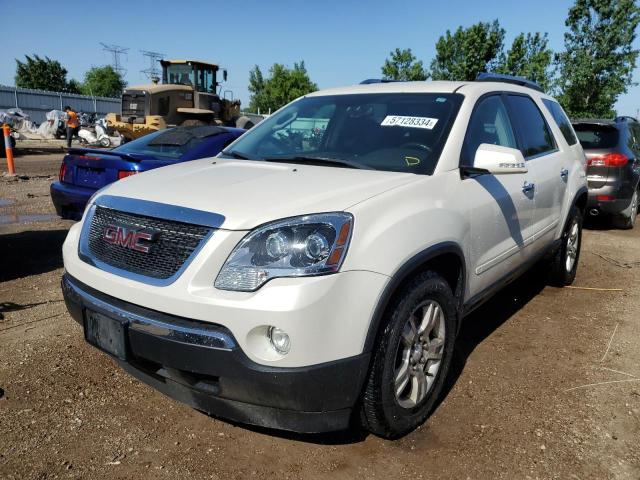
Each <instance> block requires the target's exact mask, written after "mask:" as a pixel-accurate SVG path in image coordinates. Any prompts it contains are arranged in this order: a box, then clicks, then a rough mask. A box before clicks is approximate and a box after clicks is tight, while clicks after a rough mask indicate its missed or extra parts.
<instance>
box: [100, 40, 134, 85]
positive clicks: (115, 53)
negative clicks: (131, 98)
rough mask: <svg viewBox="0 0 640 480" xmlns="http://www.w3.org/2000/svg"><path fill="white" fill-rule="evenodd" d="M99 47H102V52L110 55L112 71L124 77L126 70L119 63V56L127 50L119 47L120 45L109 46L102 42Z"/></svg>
mask: <svg viewBox="0 0 640 480" xmlns="http://www.w3.org/2000/svg"><path fill="white" fill-rule="evenodd" d="M100 45H102V49H103V50H105V51H107V52H110V53H111V57H112V63H111V66H112V67H113V69H114V70H115V71H116V72H118V73H119V74H120V75H122V76H123V77H124V75H125V74H126V73H127V69H126V68H124V67H123V66H122V64H121V63H120V55H123V54H126V53H127V52H128V51H129V49H128V48H126V47H121V46H120V45H110V44H106V43H102V42H100Z"/></svg>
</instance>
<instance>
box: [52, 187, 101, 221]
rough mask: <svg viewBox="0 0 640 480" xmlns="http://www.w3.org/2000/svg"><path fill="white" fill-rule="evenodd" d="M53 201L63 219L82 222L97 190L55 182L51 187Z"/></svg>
mask: <svg viewBox="0 0 640 480" xmlns="http://www.w3.org/2000/svg"><path fill="white" fill-rule="evenodd" d="M49 192H50V193H51V201H52V202H53V205H54V207H56V213H57V214H58V215H59V216H60V217H62V218H68V219H70V220H80V219H81V218H82V214H83V213H84V208H85V207H86V205H87V202H88V201H89V199H90V198H91V195H93V194H94V193H95V192H96V190H94V189H92V188H83V187H78V186H75V185H69V184H67V183H62V182H53V183H52V184H51V187H49Z"/></svg>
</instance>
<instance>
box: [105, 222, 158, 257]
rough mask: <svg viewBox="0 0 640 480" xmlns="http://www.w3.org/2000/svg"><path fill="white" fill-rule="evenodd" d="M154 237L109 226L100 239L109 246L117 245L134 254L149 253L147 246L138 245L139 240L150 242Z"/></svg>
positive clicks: (146, 233) (145, 233) (149, 234)
mask: <svg viewBox="0 0 640 480" xmlns="http://www.w3.org/2000/svg"><path fill="white" fill-rule="evenodd" d="M153 237H154V235H152V234H151V233H148V232H137V231H135V230H129V229H127V228H125V227H117V226H113V225H110V226H108V227H107V228H105V229H104V234H103V235H102V239H103V240H104V241H105V242H107V243H110V244H111V245H119V246H121V247H124V248H128V249H130V250H135V251H136V252H142V253H149V249H150V248H151V247H150V246H149V245H145V244H143V243H140V241H141V240H146V241H152V240H154V238H153Z"/></svg>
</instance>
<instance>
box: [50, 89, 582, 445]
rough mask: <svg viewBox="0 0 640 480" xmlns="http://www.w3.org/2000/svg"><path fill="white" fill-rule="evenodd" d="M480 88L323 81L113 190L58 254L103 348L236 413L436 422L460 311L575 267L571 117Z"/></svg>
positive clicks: (137, 372) (341, 422)
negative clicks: (228, 136)
mask: <svg viewBox="0 0 640 480" xmlns="http://www.w3.org/2000/svg"><path fill="white" fill-rule="evenodd" d="M484 80H485V81H476V82H409V83H385V82H377V83H375V82H368V83H367V84H361V85H357V86H351V87H346V88H339V89H333V90H325V91H321V92H316V93H313V94H310V95H307V96H305V97H303V98H300V99H298V100H296V101H294V102H292V103H291V104H289V105H287V106H285V107H284V108H282V109H281V110H280V111H278V112H277V113H275V114H274V115H272V116H271V117H269V118H268V119H267V120H265V121H263V122H262V123H260V124H259V125H257V126H256V127H255V128H253V129H252V130H250V131H249V132H248V133H246V134H245V135H243V136H242V137H240V138H239V139H238V140H236V141H235V142H234V143H233V144H231V145H230V146H229V147H228V148H227V149H226V150H225V151H224V152H222V153H221V154H220V155H219V156H218V157H217V158H209V159H204V160H196V161H192V162H188V163H182V164H179V165H175V166H169V167H165V168H161V169H157V170H153V171H150V172H147V173H144V174H141V175H137V176H133V177H129V178H127V179H125V180H122V181H119V182H116V183H115V184H112V185H110V186H108V187H107V188H105V189H103V190H101V191H99V192H98V193H97V194H96V195H95V196H94V198H93V199H92V200H91V201H90V202H89V205H88V207H87V209H86V211H85V213H84V217H83V220H82V222H80V223H78V224H76V225H74V226H73V227H72V228H71V230H70V232H69V235H68V237H67V239H66V241H65V243H64V247H63V250H64V265H65V269H66V273H65V274H64V278H63V282H62V285H63V290H64V295H65V299H66V302H67V306H68V309H69V311H70V312H71V314H72V316H73V317H74V318H75V319H76V320H77V321H78V322H79V323H80V324H82V325H83V328H84V334H85V338H86V340H87V341H88V342H90V343H91V344H93V345H95V346H97V347H99V348H101V349H102V350H104V351H106V352H107V353H109V354H110V355H112V356H113V357H115V358H116V359H118V360H119V362H120V363H121V365H122V367H123V368H125V369H126V370H127V371H129V372H131V373H132V374H133V375H134V376H136V377H138V378H140V379H142V380H143V381H144V382H146V383H149V384H151V385H153V386H154V387H155V388H157V389H158V390H160V391H162V392H164V393H166V394H168V395H170V396H172V397H174V398H177V399H179V400H181V401H183V402H186V403H188V404H190V405H192V406H193V407H195V408H197V409H199V410H202V411H205V412H208V413H210V414H213V415H216V416H220V417H223V418H227V419H230V420H233V421H239V422H245V423H250V424H256V425H262V426H267V427H274V428H280V429H287V430H295V431H301V432H321V431H330V430H338V429H343V428H346V427H348V426H349V425H350V421H351V420H354V419H355V420H357V421H359V422H361V423H362V424H363V425H364V427H365V428H366V429H368V430H370V431H371V432H373V433H375V434H377V435H380V436H383V437H388V438H392V437H397V436H399V435H402V434H404V433H406V432H408V431H410V430H412V429H413V428H415V427H416V426H417V425H420V424H421V423H422V422H423V421H424V420H425V419H426V417H427V415H428V413H429V411H430V409H431V408H432V407H433V405H434V402H435V401H436V400H437V397H438V395H439V394H440V391H441V389H442V385H443V382H444V380H445V376H446V374H447V370H448V368H449V365H450V363H451V358H452V355H453V349H454V342H455V338H456V334H457V332H458V329H459V327H460V322H461V319H462V318H463V317H464V316H465V315H466V314H467V313H469V312H470V311H471V310H473V309H474V308H476V307H477V306H478V305H479V304H481V303H482V302H483V301H484V300H486V299H487V298H489V297H490V295H491V294H493V293H494V292H496V290H498V289H500V288H501V287H502V286H504V285H505V284H506V283H507V282H509V281H511V280H513V279H514V278H515V277H516V276H517V275H518V274H519V273H521V272H522V271H523V270H524V269H526V268H528V266H530V265H531V264H532V263H533V262H535V261H536V260H539V259H542V258H543V257H546V258H547V259H548V261H549V262H550V264H551V266H550V272H551V275H550V277H551V281H552V282H553V283H554V284H556V285H560V286H561V285H566V284H569V283H571V282H572V281H573V279H574V277H575V273H576V267H577V264H578V255H579V251H580V235H581V228H582V217H583V211H584V208H585V204H586V201H587V188H586V180H585V161H584V154H583V151H582V148H581V146H580V144H579V143H578V142H577V141H576V137H575V135H574V132H573V129H572V127H571V124H570V123H569V121H568V120H567V118H566V116H565V114H564V113H563V112H562V109H561V108H560V106H559V105H558V104H557V103H556V102H555V101H554V100H553V99H552V98H550V97H548V96H547V95H545V94H543V93H541V92H540V91H539V89H537V88H535V87H536V86H535V85H531V84H529V83H527V82H525V81H520V80H518V79H516V78H511V77H509V78H505V77H500V78H494V77H489V78H485V79H484ZM167 148H171V146H167Z"/></svg>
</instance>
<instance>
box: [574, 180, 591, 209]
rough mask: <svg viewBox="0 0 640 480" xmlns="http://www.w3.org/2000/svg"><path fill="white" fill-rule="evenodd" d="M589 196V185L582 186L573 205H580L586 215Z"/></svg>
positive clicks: (579, 207)
mask: <svg viewBox="0 0 640 480" xmlns="http://www.w3.org/2000/svg"><path fill="white" fill-rule="evenodd" d="M588 197H589V190H588V189H587V187H580V188H579V189H578V191H577V192H576V194H575V196H574V197H573V205H575V206H576V207H578V209H580V211H581V212H582V214H583V215H584V213H585V211H586V209H587V199H588Z"/></svg>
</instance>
